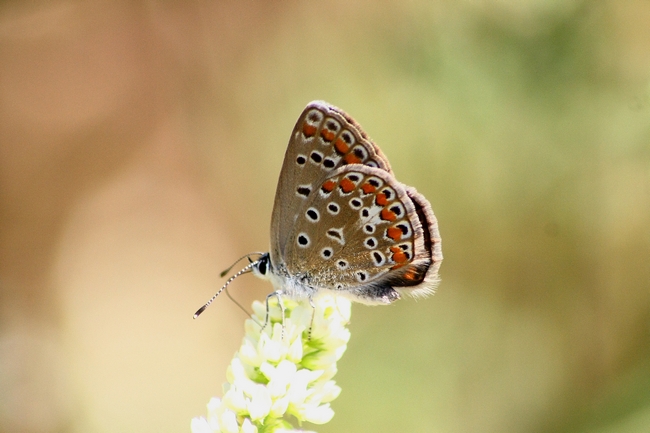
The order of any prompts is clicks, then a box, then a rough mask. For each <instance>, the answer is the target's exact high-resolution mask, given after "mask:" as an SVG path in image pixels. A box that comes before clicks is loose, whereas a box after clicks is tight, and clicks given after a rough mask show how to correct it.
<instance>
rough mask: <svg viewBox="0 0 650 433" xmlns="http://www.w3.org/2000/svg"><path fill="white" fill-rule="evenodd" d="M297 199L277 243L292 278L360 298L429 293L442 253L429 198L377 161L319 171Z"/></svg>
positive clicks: (379, 299) (370, 301)
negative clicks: (280, 243)
mask: <svg viewBox="0 0 650 433" xmlns="http://www.w3.org/2000/svg"><path fill="white" fill-rule="evenodd" d="M314 186H315V189H314V190H313V191H312V192H311V194H310V195H309V196H308V197H307V198H306V199H305V200H304V202H303V203H302V205H301V206H296V207H294V208H292V209H288V212H290V213H289V214H288V215H287V217H288V218H289V219H290V220H291V221H293V224H292V230H291V232H290V233H289V235H288V236H287V239H286V245H285V254H286V261H285V264H286V270H287V272H288V274H289V275H290V276H291V278H293V279H295V280H296V281H297V282H298V284H300V285H302V286H306V287H311V288H313V289H314V291H317V290H322V289H327V290H333V291H338V292H339V293H340V294H343V295H347V296H350V297H352V298H353V299H354V300H356V301H358V302H363V303H367V304H377V303H380V304H381V303H390V302H392V301H394V300H397V299H399V297H400V295H399V292H402V291H404V292H406V293H408V294H411V295H416V296H417V295H423V294H426V293H430V292H431V291H433V289H434V288H435V285H436V283H437V280H438V277H437V275H438V268H439V267H440V262H441V261H442V252H441V244H440V234H439V232H438V224H437V221H436V218H435V216H434V214H433V212H432V210H431V206H430V204H429V202H428V201H427V200H426V199H425V198H424V197H423V196H422V195H420V194H418V193H417V191H416V190H415V189H414V188H411V187H407V186H405V185H403V184H401V183H400V182H398V181H397V180H396V179H395V177H394V176H393V175H392V174H391V173H389V172H387V171H385V170H382V169H379V168H376V167H369V166H364V165H360V164H352V165H347V166H344V167H341V168H339V169H337V170H335V171H333V172H331V173H329V174H328V175H327V176H325V177H324V178H323V179H322V180H321V181H320V183H317V184H315V185H314Z"/></svg>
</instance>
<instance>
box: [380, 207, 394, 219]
mask: <svg viewBox="0 0 650 433" xmlns="http://www.w3.org/2000/svg"><path fill="white" fill-rule="evenodd" d="M381 219H383V220H384V221H395V220H396V219H397V215H395V212H393V211H392V210H390V209H386V208H383V209H382V210H381Z"/></svg>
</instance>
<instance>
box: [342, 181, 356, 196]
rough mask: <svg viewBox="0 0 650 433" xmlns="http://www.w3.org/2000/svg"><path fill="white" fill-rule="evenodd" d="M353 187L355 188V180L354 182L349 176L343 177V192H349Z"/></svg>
mask: <svg viewBox="0 0 650 433" xmlns="http://www.w3.org/2000/svg"><path fill="white" fill-rule="evenodd" d="M353 189H354V182H352V181H351V180H350V179H348V178H347V177H345V178H343V180H342V181H341V190H343V192H344V193H346V194H347V193H349V192H350V191H352V190H353Z"/></svg>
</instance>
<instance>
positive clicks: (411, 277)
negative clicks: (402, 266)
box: [404, 268, 417, 281]
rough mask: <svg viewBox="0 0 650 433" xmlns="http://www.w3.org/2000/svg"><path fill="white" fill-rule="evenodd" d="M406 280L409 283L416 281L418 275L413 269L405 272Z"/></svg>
mask: <svg viewBox="0 0 650 433" xmlns="http://www.w3.org/2000/svg"><path fill="white" fill-rule="evenodd" d="M404 278H405V279H407V280H409V281H415V279H416V278H417V274H416V273H415V270H414V269H413V268H409V270H408V271H406V272H404Z"/></svg>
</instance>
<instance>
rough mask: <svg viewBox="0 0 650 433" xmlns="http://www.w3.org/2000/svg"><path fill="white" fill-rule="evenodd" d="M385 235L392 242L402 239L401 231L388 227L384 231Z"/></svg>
mask: <svg viewBox="0 0 650 433" xmlns="http://www.w3.org/2000/svg"><path fill="white" fill-rule="evenodd" d="M386 234H387V235H388V237H389V238H391V239H392V240H394V241H398V240H400V238H401V237H402V231H401V230H400V229H398V228H397V227H389V228H388V230H386Z"/></svg>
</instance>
